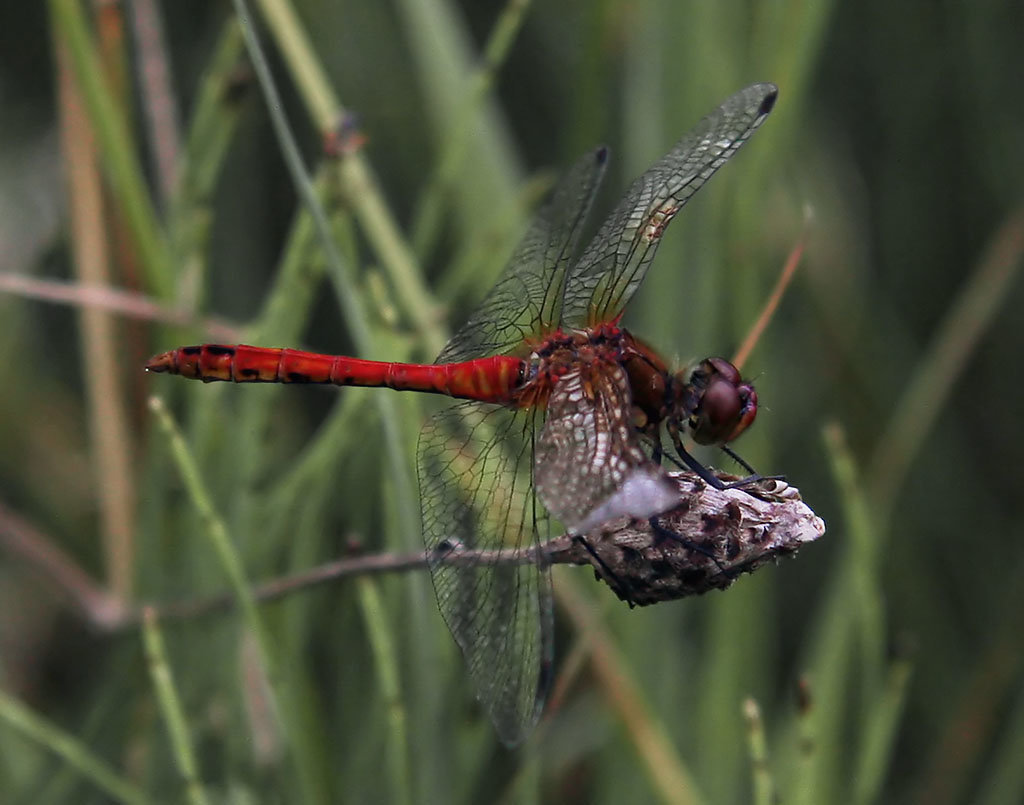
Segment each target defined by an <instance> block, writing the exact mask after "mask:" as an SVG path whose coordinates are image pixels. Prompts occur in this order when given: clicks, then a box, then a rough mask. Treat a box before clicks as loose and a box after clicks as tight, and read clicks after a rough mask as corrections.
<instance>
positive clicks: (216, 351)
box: [206, 344, 235, 355]
mask: <svg viewBox="0 0 1024 805" xmlns="http://www.w3.org/2000/svg"><path fill="white" fill-rule="evenodd" d="M206 351H207V352H209V353H210V354H211V355H234V354H235V348H234V347H225V346H221V345H220V344H209V345H207V347H206Z"/></svg>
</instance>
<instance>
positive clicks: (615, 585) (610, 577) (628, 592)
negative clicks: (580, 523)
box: [573, 535, 636, 609]
mask: <svg viewBox="0 0 1024 805" xmlns="http://www.w3.org/2000/svg"><path fill="white" fill-rule="evenodd" d="M573 539H574V540H575V541H576V542H578V543H579V544H580V545H582V546H583V548H584V550H585V551H586V552H587V553H589V554H590V556H591V558H592V559H593V560H594V561H595V562H597V564H598V566H599V567H600V569H601V574H602V575H603V576H604V579H605V582H606V583H607V584H608V586H609V587H611V588H612V589H613V590H614V591H615V594H616V595H618V596H619V598H621V599H622V600H623V601H625V602H626V603H627V604H629V608H630V609H633V608H634V607H635V606H636V598H635V596H634V595H633V590H632V589H631V588H630V586H629V582H627V581H626V580H625V579H621V578H619V577H618V576H617V575H616V574H615V572H614V571H613V570H612V569H611V568H610V567H608V565H607V564H606V563H605V561H604V559H602V558H601V557H600V556H599V555H598V553H597V551H595V550H594V548H593V546H592V545H591V544H590V543H589V542H588V541H587V538H586V537H582V536H578V535H576V536H573Z"/></svg>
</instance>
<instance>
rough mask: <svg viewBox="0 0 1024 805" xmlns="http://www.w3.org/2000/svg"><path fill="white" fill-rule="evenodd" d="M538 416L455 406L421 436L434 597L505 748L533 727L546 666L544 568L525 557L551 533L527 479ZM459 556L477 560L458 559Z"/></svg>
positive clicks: (548, 627) (548, 631)
mask: <svg viewBox="0 0 1024 805" xmlns="http://www.w3.org/2000/svg"><path fill="white" fill-rule="evenodd" d="M542 416H543V413H542V412H541V411H540V410H539V409H536V408H535V409H528V410H527V409H521V410H518V411H514V410H509V409H505V408H495V407H493V406H490V405H487V404H483V403H477V402H464V403H459V404H456V405H453V406H451V407H449V408H447V409H445V410H443V411H441V412H440V413H438V414H435V415H434V416H433V417H432V418H431V419H430V420H429V421H428V422H427V424H426V425H425V426H424V428H423V431H422V433H421V434H420V442H419V476H420V500H421V507H422V514H423V538H424V540H425V541H426V547H427V561H428V564H429V566H430V575H431V578H432V579H433V582H434V591H435V593H436V594H437V603H438V606H439V607H440V609H441V614H442V616H444V619H445V622H446V623H447V624H448V628H449V629H450V630H451V632H452V635H454V637H455V641H456V642H457V643H458V644H459V648H460V649H462V654H463V657H464V658H465V661H466V666H467V667H468V669H469V676H470V679H471V680H472V682H473V684H474V686H475V688H476V693H477V696H478V698H479V699H480V701H481V703H482V704H483V706H484V708H485V709H486V710H487V712H488V713H489V714H490V716H491V719H492V720H493V721H494V724H495V726H496V727H497V730H498V735H499V736H500V737H501V739H502V740H503V741H504V742H505V743H506V744H509V745H514V744H516V743H518V742H519V741H520V740H522V738H523V737H524V736H525V735H526V734H527V733H529V731H530V730H531V729H532V728H533V726H534V724H536V721H537V718H538V716H539V715H540V710H541V708H542V706H543V704H544V698H545V696H546V694H547V688H548V683H549V677H550V670H551V659H552V645H553V644H552V630H553V625H552V615H551V579H550V574H549V571H548V570H547V568H546V567H541V566H539V565H537V564H536V563H533V562H530V563H527V564H523V563H522V560H523V558H524V554H528V553H530V552H531V551H532V549H533V548H534V547H535V546H537V545H538V544H539V540H540V536H541V534H540V530H541V529H543V530H544V532H545V533H544V536H545V538H546V537H547V536H548V535H547V522H546V521H540V518H541V514H540V513H539V510H538V505H537V502H536V499H535V496H534V494H533V489H532V485H531V483H530V468H531V465H532V461H533V433H534V426H535V425H538V426H539V424H540V422H539V421H535V420H538V419H540V418H541V417H542ZM477 551H485V552H487V553H486V555H485V556H483V557H481V556H479V554H475V552H477ZM460 554H461V555H462V556H463V557H466V556H470V557H473V556H474V555H475V557H476V558H471V559H470V561H459V560H460ZM517 560H519V562H518V563H517Z"/></svg>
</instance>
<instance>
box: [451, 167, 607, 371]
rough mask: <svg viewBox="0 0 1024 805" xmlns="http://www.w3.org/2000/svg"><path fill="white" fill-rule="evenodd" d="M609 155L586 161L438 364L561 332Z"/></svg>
mask: <svg viewBox="0 0 1024 805" xmlns="http://www.w3.org/2000/svg"><path fill="white" fill-rule="evenodd" d="M606 162H607V150H606V149H604V148H598V149H596V150H594V151H592V152H590V153H589V154H586V155H585V156H583V157H582V158H581V159H579V160H577V162H576V164H575V165H574V166H573V167H572V168H571V169H570V171H569V173H568V174H567V175H566V176H565V177H564V178H563V179H562V181H561V182H559V184H558V185H557V187H556V188H555V190H554V192H553V193H552V194H551V197H550V198H549V199H548V201H547V202H546V203H545V204H544V205H543V206H542V207H541V209H540V210H539V211H538V212H537V214H536V215H535V216H534V218H533V221H532V222H531V223H530V227H529V229H528V230H527V232H526V235H525V236H524V237H523V239H522V240H521V241H520V242H519V245H518V246H517V247H516V250H515V253H514V254H513V255H512V258H511V259H510V260H509V263H508V265H507V266H506V267H505V269H504V270H503V272H502V274H501V276H500V277H499V278H498V281H497V283H496V284H495V286H494V287H493V288H491V290H490V292H489V293H488V294H487V296H485V297H484V299H483V301H482V302H481V303H480V305H479V307H477V309H476V311H475V312H474V313H473V314H472V315H471V316H470V318H469V321H467V322H466V323H465V324H464V325H463V326H462V327H461V328H460V329H459V330H458V332H456V333H455V335H454V336H452V339H451V340H450V341H449V342H448V344H447V345H446V346H445V348H444V349H443V350H442V351H441V354H440V355H438V357H437V361H436V362H437V363H449V362H453V361H465V360H471V359H473V358H481V357H485V356H488V355H507V354H510V353H512V352H514V351H515V350H516V349H521V348H522V346H523V344H524V342H525V341H527V339H530V338H534V337H536V336H540V335H543V334H545V333H548V332H550V331H552V330H554V329H555V328H556V327H557V326H558V321H559V316H560V314H561V303H562V295H563V293H562V288H563V285H564V282H565V274H566V269H567V267H568V265H569V262H570V260H572V258H573V256H574V254H575V252H576V245H577V242H578V241H579V236H580V231H581V230H582V228H583V224H584V222H585V220H586V217H587V213H588V212H589V211H590V207H591V205H592V204H593V201H594V196H595V194H596V193H597V188H598V186H599V185H600V183H601V178H602V176H604V169H605V163H606Z"/></svg>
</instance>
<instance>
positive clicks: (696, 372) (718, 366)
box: [674, 358, 757, 445]
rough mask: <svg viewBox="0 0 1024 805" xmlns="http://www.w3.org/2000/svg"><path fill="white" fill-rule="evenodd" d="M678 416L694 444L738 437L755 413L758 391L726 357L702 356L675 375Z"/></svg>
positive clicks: (724, 440) (748, 425) (716, 442)
mask: <svg viewBox="0 0 1024 805" xmlns="http://www.w3.org/2000/svg"><path fill="white" fill-rule="evenodd" d="M676 381H677V382H676V383H675V384H674V385H675V387H676V399H677V408H676V411H677V412H678V416H679V419H680V420H681V424H683V423H685V426H686V429H687V430H688V431H689V433H690V437H691V438H692V439H693V440H694V441H695V442H696V443H697V444H704V445H723V444H726V443H728V442H731V441H733V440H734V439H736V438H738V437H739V435H740V434H741V433H743V431H745V430H746V429H747V428H748V427H750V425H751V423H752V422H753V421H754V417H756V416H757V392H756V391H754V386H753V385H752V384H750V383H747V382H745V381H744V380H743V378H742V377H740V372H739V370H738V369H737V368H736V367H735V366H733V365H732V364H731V363H729V361H727V360H726V359H725V358H705V359H704V360H702V361H701V362H700V363H698V364H697V365H696V366H694V367H692V368H690V369H684V370H683V371H681V372H679V373H678V374H677V375H676Z"/></svg>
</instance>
